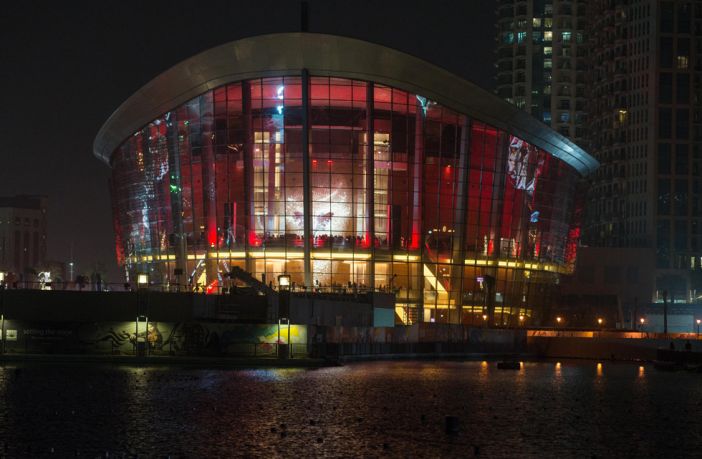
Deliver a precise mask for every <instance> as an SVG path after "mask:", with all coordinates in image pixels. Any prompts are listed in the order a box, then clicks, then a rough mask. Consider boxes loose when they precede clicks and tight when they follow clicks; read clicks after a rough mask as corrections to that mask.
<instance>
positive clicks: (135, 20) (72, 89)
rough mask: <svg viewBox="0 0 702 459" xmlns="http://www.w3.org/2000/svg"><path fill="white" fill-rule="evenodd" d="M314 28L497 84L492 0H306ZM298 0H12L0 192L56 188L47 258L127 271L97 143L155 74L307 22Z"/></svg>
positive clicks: (4, 43) (0, 62) (4, 24)
mask: <svg viewBox="0 0 702 459" xmlns="http://www.w3.org/2000/svg"><path fill="white" fill-rule="evenodd" d="M308 3H309V31H310V32H319V33H330V34H337V35H344V36H350V37H355V38H360V39H363V40H367V41H371V42H375V43H379V44H382V45H385V46H389V47H391V48H396V49H399V50H401V51H404V52H407V53H410V54H413V55H415V56H418V57H420V58H423V59H425V60H428V61H430V62H432V63H434V64H437V65H439V66H441V67H444V68H446V69H448V70H450V71H452V72H454V73H456V74H458V75H460V76H463V77H465V78H467V79H469V80H472V81H474V82H476V83H477V84H479V85H481V86H483V87H486V88H488V89H489V88H491V87H492V75H493V69H494V67H493V49H494V46H493V44H494V38H493V37H494V34H495V29H494V8H495V5H494V3H493V2H492V1H477V0H468V1H466V0H452V1H439V0H436V1H424V2H419V1H416V2H408V1H377V0H376V1H371V0H356V1H353V2H350V1H332V0H318V1H314V0H312V1H309V2H308ZM299 8H300V2H298V1H295V0H287V1H270V0H255V1H247V2H239V1H209V2H192V1H191V2H179V1H149V2H145V1H122V2H112V3H109V2H97V1H96V2H74V3H72V4H71V3H69V2H46V1H44V2H38V1H23V2H7V3H4V4H3V12H2V13H1V14H0V39H1V40H0V87H1V88H2V109H1V110H0V142H1V143H0V195H14V194H45V195H48V196H49V241H48V246H49V259H53V260H61V261H68V260H69V255H70V250H71V249H70V247H71V245H72V246H73V254H74V260H75V262H76V264H77V272H78V273H80V272H85V273H88V272H89V271H90V270H92V268H93V266H94V265H95V264H96V263H102V264H103V265H104V266H105V267H106V268H107V270H108V279H109V281H111V282H119V281H120V280H121V277H120V275H119V270H118V268H117V265H116V261H115V255H114V234H113V230H112V217H111V209H110V199H109V192H108V188H107V180H108V177H109V174H110V169H109V168H108V167H107V165H105V164H104V163H102V162H101V161H99V160H98V159H97V158H95V157H94V156H93V153H92V143H93V140H94V138H95V135H96V134H97V131H98V129H99V128H100V126H101V125H102V124H103V122H104V121H105V120H106V119H107V118H108V117H109V115H110V114H111V113H112V112H113V111H114V110H115V109H116V108H117V106H119V104H120V103H122V102H123V101H124V100H125V99H127V98H128V97H129V96H130V95H131V94H132V93H134V92H135V91H137V90H138V89H139V88H140V87H141V86H142V85H144V84H145V83H147V82H148V81H149V80H151V79H152V78H154V77H156V76H157V75H158V74H160V73H161V72H163V71H164V70H166V69H168V68H169V67H171V66H173V65H175V64H176V63H178V62H180V61H182V60H184V59H186V58H188V57H190V56H192V55H194V54H197V53H199V52H201V51H204V50H206V49H208V48H211V47H214V46H216V45H220V44H222V43H226V42H229V41H233V40H237V39H240V38H243V37H249V36H253V35H260V34H265V33H275V32H295V31H299V27H300V24H299V22H300V21H299V18H300V13H299Z"/></svg>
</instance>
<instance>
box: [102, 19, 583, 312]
mask: <svg viewBox="0 0 702 459" xmlns="http://www.w3.org/2000/svg"><path fill="white" fill-rule="evenodd" d="M94 150H95V155H96V156H97V157H98V158H101V159H102V160H104V161H105V162H106V163H107V164H108V165H109V166H110V167H111V169H112V177H111V180H110V188H111V195H112V206H113V217H114V230H115V237H116V251H117V258H118V262H119V263H120V265H121V266H123V267H124V273H125V276H126V278H127V280H130V279H134V277H135V275H136V274H137V273H141V272H148V273H149V274H150V278H151V280H152V282H153V283H154V284H157V285H159V286H162V288H164V289H172V288H173V286H175V285H182V286H186V287H185V288H191V289H195V288H198V289H201V290H202V291H205V292H207V293H213V294H214V293H219V292H221V291H222V289H223V288H226V287H227V286H228V285H230V283H231V279H229V276H228V273H229V272H230V271H231V269H232V267H234V266H237V267H239V268H241V269H243V270H245V271H248V272H249V273H251V274H252V275H253V276H254V277H256V278H257V279H259V280H262V281H263V282H264V283H266V284H268V283H272V284H273V287H275V284H276V282H277V277H278V275H281V274H289V275H290V276H291V280H292V282H293V285H294V289H295V291H299V292H301V291H306V292H317V291H341V290H342V289H345V290H346V291H353V292H358V291H368V290H370V289H377V290H381V291H385V292H394V293H395V295H396V310H395V312H396V314H395V317H396V323H398V324H412V323H416V322H437V323H464V324H472V325H480V324H488V323H490V324H491V325H509V326H516V325H519V324H522V323H524V324H526V323H536V322H538V321H539V319H540V318H541V317H542V316H543V315H544V314H545V313H546V311H548V308H549V307H550V305H551V302H552V301H553V296H554V293H555V289H556V288H557V285H558V282H559V276H561V275H562V274H564V273H568V272H570V271H571V270H572V269H573V267H574V263H575V254H576V246H577V244H578V239H579V236H580V224H581V220H582V205H583V203H582V202H581V200H580V196H582V194H581V193H578V186H579V183H580V179H581V178H582V177H584V176H586V175H587V174H589V173H590V172H592V171H593V170H594V169H595V168H596V167H597V162H596V161H595V160H594V159H593V158H592V157H590V156H589V155H588V154H587V153H586V152H584V151H583V150H582V149H580V148H579V147H577V146H576V145H574V144H573V143H572V142H570V141H569V140H567V139H566V138H564V137H563V136H561V135H560V134H558V133H556V132H555V131H553V130H552V129H550V128H549V127H547V126H546V125H543V124H541V123H539V122H538V121H536V120H534V119H532V118H530V117H529V115H528V114H526V113H523V112H521V111H519V110H517V109H516V108H515V107H513V106H511V105H509V104H508V103H506V102H504V101H502V100H500V99H499V98H497V97H496V96H494V95H492V94H489V93H488V92H486V91H484V90H482V89H480V88H479V87H477V86H475V85H474V84H472V83H470V82H468V81H466V80H464V79H462V78H460V77H458V76H455V75H453V74H451V73H449V72H447V71H445V70H443V69H441V68H438V67H436V66H434V65H432V64H430V63H427V62H425V61H422V60H420V59H417V58H415V57H412V56H409V55H407V54H404V53H402V52H399V51H396V50H392V49H389V48H385V47H382V46H379V45H375V44H371V43H367V42H363V41H359V40H355V39H350V38H344V37H338V36H331V35H321V34H308V33H290V34H273V35H264V36H259V37H252V38H247V39H243V40H239V41H235V42H232V43H228V44H225V45H222V46H219V47H216V48H213V49H211V50H208V51H205V52H203V53H201V54H198V55H196V56H194V57H192V58H190V59H188V60H186V61H184V62H182V63H180V64H177V65H176V66H174V67H172V68H171V69H169V70H167V71H166V72H164V73H163V74H161V75H159V76H158V77H156V78H155V79H154V80H152V81H151V82H149V83H148V84H147V85H145V86H144V87H143V88H142V89H140V90H139V91H138V92H136V93H135V94H134V95H133V96H132V97H131V98H129V99H128V100H127V101H125V103H124V104H122V105H121V106H120V107H119V108H118V109H117V110H116V111H115V113H114V114H113V115H112V116H111V117H110V118H109V119H108V121H107V122H106V123H105V125H104V126H103V127H102V129H101V130H100V132H99V133H98V136H97V138H96V140H95V146H94Z"/></svg>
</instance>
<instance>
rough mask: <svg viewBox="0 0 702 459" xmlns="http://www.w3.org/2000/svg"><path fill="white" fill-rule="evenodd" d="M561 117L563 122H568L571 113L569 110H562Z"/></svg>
mask: <svg viewBox="0 0 702 459" xmlns="http://www.w3.org/2000/svg"><path fill="white" fill-rule="evenodd" d="M559 118H560V120H561V123H567V122H569V121H570V113H569V112H561V116H560V117H559Z"/></svg>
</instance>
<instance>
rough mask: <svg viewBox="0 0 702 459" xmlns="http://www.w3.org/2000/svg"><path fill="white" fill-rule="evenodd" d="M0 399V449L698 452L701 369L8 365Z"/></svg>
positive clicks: (18, 453)
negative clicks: (454, 425) (447, 428)
mask: <svg viewBox="0 0 702 459" xmlns="http://www.w3.org/2000/svg"><path fill="white" fill-rule="evenodd" d="M17 369H19V371H18V370H17ZM0 402H1V405H0V456H4V457H42V456H45V457H49V456H51V457H65V456H69V457H74V456H75V455H76V454H80V456H81V457H96V456H98V455H102V456H103V457H104V456H105V454H106V453H109V457H122V455H126V456H130V455H131V456H134V455H136V454H138V455H139V456H141V457H167V456H171V457H232V456H243V457H259V456H273V457H276V456H282V457H310V456H334V457H380V456H383V457H397V456H399V457H472V456H474V455H475V454H476V453H477V455H478V456H479V457H593V456H597V457H633V456H637V457H654V456H656V457H693V456H696V457H700V456H702V375H700V374H689V373H684V372H683V373H659V372H656V371H655V370H654V369H653V368H652V367H650V366H645V367H642V368H640V367H639V365H633V364H624V363H610V362H604V363H603V364H601V366H600V368H599V369H598V366H597V363H596V362H583V361H578V362H570V361H564V362H562V363H561V364H557V363H556V362H538V363H526V364H525V365H524V366H523V368H522V370H519V371H508V370H497V368H496V367H495V364H494V363H489V364H488V363H481V362H373V363H359V364H351V365H348V366H345V367H338V368H324V369H316V370H274V369H271V370H209V369H192V368H163V367H156V368H126V367H103V368H94V367H87V366H79V365H68V366H61V365H48V366H47V365H44V366H39V365H36V364H33V365H20V366H9V365H8V366H5V367H4V368H0ZM447 414H451V415H456V416H458V417H459V419H460V430H459V432H458V434H456V435H447V434H445V433H444V416H445V415H447ZM52 448H53V453H52V452H51V451H52V450H51V449H52Z"/></svg>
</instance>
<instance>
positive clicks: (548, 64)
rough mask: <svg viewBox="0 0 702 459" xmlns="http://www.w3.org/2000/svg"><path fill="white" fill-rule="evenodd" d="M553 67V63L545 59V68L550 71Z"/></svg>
mask: <svg viewBox="0 0 702 459" xmlns="http://www.w3.org/2000/svg"><path fill="white" fill-rule="evenodd" d="M551 67H553V62H552V61H551V59H544V68H545V69H550V68H551Z"/></svg>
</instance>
